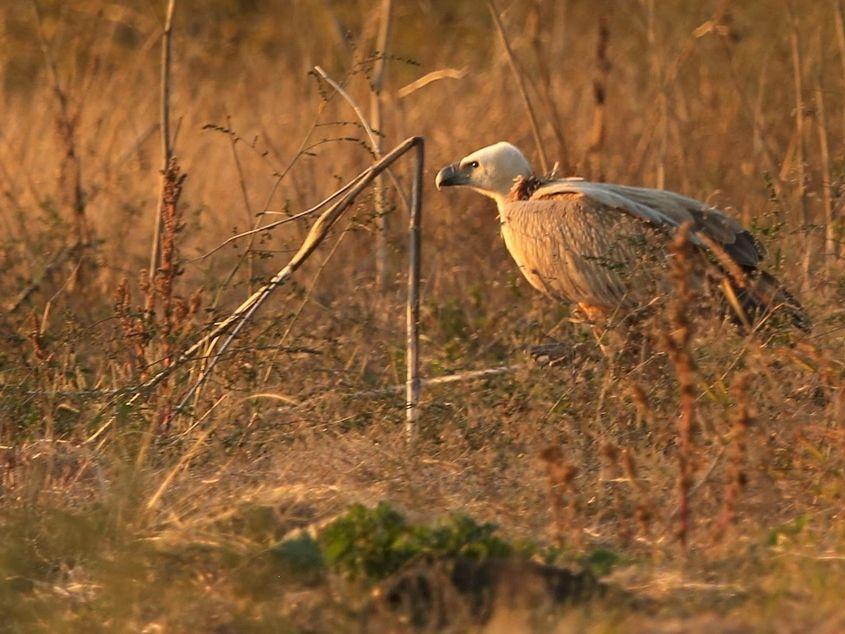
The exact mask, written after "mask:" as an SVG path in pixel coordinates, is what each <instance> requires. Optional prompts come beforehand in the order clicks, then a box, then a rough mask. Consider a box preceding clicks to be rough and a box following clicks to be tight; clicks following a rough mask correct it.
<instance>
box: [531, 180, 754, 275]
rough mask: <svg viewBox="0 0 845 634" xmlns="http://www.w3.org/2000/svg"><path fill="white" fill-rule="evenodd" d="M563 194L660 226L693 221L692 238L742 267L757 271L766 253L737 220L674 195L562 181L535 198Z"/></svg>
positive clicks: (608, 185)
mask: <svg viewBox="0 0 845 634" xmlns="http://www.w3.org/2000/svg"><path fill="white" fill-rule="evenodd" d="M561 194H581V195H583V196H586V197H587V198H589V199H591V200H593V201H595V202H596V203H600V204H601V205H604V206H606V207H609V208H611V209H616V210H621V211H625V212H626V213H628V214H631V215H632V216H634V217H636V218H640V219H641V220H645V221H647V222H649V223H652V224H654V225H658V226H663V227H669V228H677V227H680V226H681V225H683V224H684V223H685V222H692V235H691V239H692V240H693V241H694V242H695V243H696V244H698V245H699V246H705V245H704V243H703V241H702V240H700V239H699V238H698V237H697V235H696V234H697V233H703V234H705V235H706V236H707V237H708V238H710V239H711V240H714V241H715V242H717V243H719V244H720V245H721V246H722V247H723V248H724V250H725V251H726V252H727V254H728V255H729V256H730V257H731V258H732V259H733V260H734V261H735V262H736V263H737V264H739V265H740V266H742V267H746V268H756V267H757V266H758V265H759V263H760V261H761V260H762V258H763V256H764V254H765V251H764V249H763V246H762V245H761V244H760V243H759V242H758V241H757V239H756V238H754V236H753V235H752V234H751V233H749V232H748V231H746V230H745V229H744V228H743V227H742V225H741V224H740V223H739V222H738V221H737V220H735V219H734V218H731V217H730V216H728V215H727V214H726V213H725V212H723V211H721V210H719V209H716V208H715V207H711V206H709V205H706V204H705V203H703V202H701V201H698V200H695V199H693V198H687V197H686V196H681V195H680V194H676V193H674V192H669V191H665V190H662V189H648V188H645V187H628V186H625V185H612V184H608V183H591V182H588V181H581V180H575V179H561V180H556V181H553V182H551V183H547V184H545V185H543V186H542V187H540V188H539V189H537V190H536V191H535V192H534V194H533V195H532V197H531V198H532V200H538V201H539V200H544V199H553V198H555V197H557V196H559V195H561Z"/></svg>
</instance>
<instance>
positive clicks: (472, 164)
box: [469, 161, 478, 169]
mask: <svg viewBox="0 0 845 634" xmlns="http://www.w3.org/2000/svg"><path fill="white" fill-rule="evenodd" d="M469 166H470V167H471V168H472V169H475V168H476V167H478V161H473V162H472V163H470V164H469Z"/></svg>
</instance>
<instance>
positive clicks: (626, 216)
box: [437, 143, 804, 322]
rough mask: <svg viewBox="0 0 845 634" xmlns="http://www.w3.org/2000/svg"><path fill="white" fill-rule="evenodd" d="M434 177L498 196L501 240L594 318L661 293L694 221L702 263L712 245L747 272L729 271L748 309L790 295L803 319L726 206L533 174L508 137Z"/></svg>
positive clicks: (537, 279) (546, 288)
mask: <svg viewBox="0 0 845 634" xmlns="http://www.w3.org/2000/svg"><path fill="white" fill-rule="evenodd" d="M437 185H438V187H442V186H448V185H462V186H468V187H472V188H473V189H475V190H477V191H479V192H480V193H482V194H484V195H486V196H489V197H490V198H493V199H494V200H495V201H496V204H497V206H498V210H499V219H500V222H501V229H502V236H503V238H504V241H505V245H506V246H507V248H508V251H509V252H510V254H511V255H512V256H513V258H514V260H515V261H516V263H517V265H518V266H519V268H520V270H521V271H522V273H523V274H524V275H525V277H526V278H527V279H528V281H529V282H530V283H531V285H532V286H534V287H535V288H537V289H538V290H540V291H542V292H543V293H545V294H547V295H549V296H551V297H553V298H555V299H557V300H559V301H565V302H572V303H575V304H577V305H578V306H579V307H580V308H581V309H582V310H583V311H584V312H585V313H587V314H588V315H589V316H590V317H593V318H598V317H605V318H606V317H610V316H612V315H619V316H623V315H621V314H620V313H630V312H636V311H637V310H639V309H641V308H642V307H644V306H648V305H650V304H652V303H654V302H655V301H656V300H659V299H660V298H662V297H665V296H666V294H667V290H668V286H669V279H668V275H667V274H666V268H667V263H668V257H670V256H669V255H668V252H667V249H666V246H667V244H668V241H669V240H670V239H671V238H672V235H673V234H674V231H675V230H676V229H677V228H678V227H680V226H682V225H684V224H685V223H689V224H690V232H689V236H690V240H691V241H692V242H693V243H694V244H695V245H697V246H698V247H700V248H699V249H698V250H697V254H698V256H699V257H700V260H701V262H700V264H701V265H702V266H701V267H700V269H699V271H700V272H703V271H704V270H705V269H706V268H707V266H705V265H708V264H709V266H710V270H711V271H713V270H715V269H714V266H713V265H712V264H710V260H712V259H713V258H711V259H710V260H708V258H707V257H706V253H707V251H708V250H712V249H717V250H721V252H722V253H721V255H722V256H726V257H727V258H729V259H730V260H731V261H732V263H733V265H735V271H734V273H736V271H739V272H740V273H741V274H742V275H743V276H745V275H746V274H748V275H749V277H748V280H747V281H748V282H749V283H748V284H746V283H745V281H744V280H742V279H732V278H730V275H728V274H727V272H726V274H725V275H724V276H723V277H726V278H727V279H728V280H729V283H730V284H731V285H732V286H733V292H735V294H736V296H738V298H739V300H740V302H741V303H742V305H743V307H744V308H745V309H746V310H752V311H754V312H755V314H756V313H759V312H760V311H761V310H763V309H768V308H771V307H774V305H775V304H777V303H780V304H788V305H789V307H790V308H791V309H793V313H794V314H792V315H791V317H792V319H793V321H796V322H797V321H801V320H803V319H804V317H803V311H801V309H800V306H798V305H797V303H796V302H794V300H793V299H792V298H791V296H789V295H788V293H785V292H783V291H782V290H781V289H780V288H779V285H778V284H777V283H776V280H774V278H772V277H771V276H768V275H767V274H765V273H762V272H757V267H758V265H759V263H760V261H761V259H762V257H763V254H764V253H763V249H762V247H761V245H760V244H759V242H757V240H756V239H755V238H754V237H753V236H752V235H751V234H750V233H749V232H748V231H746V230H745V229H744V228H743V227H742V225H741V224H740V223H739V222H738V221H736V220H735V219H733V218H731V217H730V216H728V215H727V214H725V213H724V212H723V211H721V210H719V209H716V208H714V207H712V206H709V205H707V204H705V203H702V202H700V201H697V200H694V199H692V198H687V197H685V196H682V195H680V194H676V193H673V192H669V191H665V190H657V189H648V188H641V187H629V186H624V185H614V184H609V183H592V182H587V181H584V180H581V179H574V178H570V179H557V180H542V179H537V178H535V177H533V175H532V172H531V167H530V165H529V164H528V161H527V160H526V159H525V157H524V156H523V155H522V154H521V152H519V150H518V149H517V148H515V147H514V146H512V145H510V144H508V143H497V144H495V145H493V146H489V147H487V148H483V149H481V150H478V151H477V152H474V153H473V154H470V155H469V156H467V157H466V158H464V159H462V160H461V161H460V162H459V163H458V164H453V165H450V166H447V167H446V168H444V169H443V170H441V172H440V173H439V174H438V176H437ZM711 255H712V254H711ZM715 259H718V258H715ZM715 268H718V267H715ZM752 275H756V277H755V278H752V277H751V276H752ZM717 277H718V276H717Z"/></svg>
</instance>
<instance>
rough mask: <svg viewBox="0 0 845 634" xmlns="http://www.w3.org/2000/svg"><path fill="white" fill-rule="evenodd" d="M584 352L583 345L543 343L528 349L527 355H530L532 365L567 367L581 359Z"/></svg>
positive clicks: (556, 342)
mask: <svg viewBox="0 0 845 634" xmlns="http://www.w3.org/2000/svg"><path fill="white" fill-rule="evenodd" d="M584 352H585V345H584V344H583V343H563V342H560V341H555V342H552V343H543V344H540V345H539V346H531V347H530V348H528V354H529V355H531V359H532V360H533V361H534V363H536V364H537V365H540V366H543V367H554V366H556V365H564V364H565V365H569V364H570V363H572V362H574V361H576V360H578V359H581V358H583V356H584Z"/></svg>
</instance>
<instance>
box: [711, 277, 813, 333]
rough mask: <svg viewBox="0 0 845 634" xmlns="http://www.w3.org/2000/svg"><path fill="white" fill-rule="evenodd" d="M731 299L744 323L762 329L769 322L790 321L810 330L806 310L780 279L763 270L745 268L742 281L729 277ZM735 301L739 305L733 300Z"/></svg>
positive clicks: (805, 330) (778, 323)
mask: <svg viewBox="0 0 845 634" xmlns="http://www.w3.org/2000/svg"><path fill="white" fill-rule="evenodd" d="M729 285H730V287H731V288H730V291H731V294H733V296H734V298H735V301H730V300H731V299H732V298H731V297H728V299H729V303H730V304H731V305H732V308H733V309H734V312H736V309H737V308H741V310H742V311H743V313H744V314H743V315H739V321H740V322H741V323H743V324H744V325H751V326H752V327H755V328H756V327H757V326H758V325H759V326H760V327H761V328H762V329H764V330H766V329H768V327H770V326H777V325H792V326H794V327H796V328H798V329H800V330H803V331H804V332H810V330H811V328H812V324H811V322H810V317H809V316H808V315H807V311H806V310H804V307H803V306H802V305H801V302H799V301H798V300H797V299H796V298H795V296H794V295H792V293H790V292H789V291H788V290H786V287H784V285H783V283H782V282H781V281H780V280H778V279H777V278H776V277H775V276H774V275H771V274H770V273H766V272H765V271H760V270H754V271H748V272H747V275H746V276H745V280H743V283H742V284H739V283H737V281H736V280H733V279H731V280H730V281H729ZM736 303H738V304H739V306H736V305H734V304H736Z"/></svg>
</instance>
